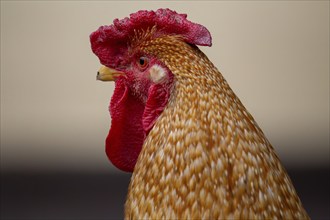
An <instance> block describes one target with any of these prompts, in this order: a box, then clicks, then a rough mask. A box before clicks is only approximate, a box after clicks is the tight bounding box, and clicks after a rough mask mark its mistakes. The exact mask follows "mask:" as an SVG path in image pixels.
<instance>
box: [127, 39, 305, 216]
mask: <svg viewBox="0 0 330 220" xmlns="http://www.w3.org/2000/svg"><path fill="white" fill-rule="evenodd" d="M139 46H140V47H141V50H142V51H144V52H145V53H147V54H151V55H153V56H156V57H158V59H159V60H161V61H162V62H163V63H164V64H165V65H166V66H167V67H168V68H169V69H170V70H171V71H172V73H173V74H174V76H175V83H174V85H173V88H172V94H171V97H170V100H169V103H168V105H167V107H166V108H165V110H164V111H163V113H162V114H161V115H160V117H159V118H158V119H157V121H156V123H155V125H154V127H153V129H152V130H151V131H150V133H149V135H148V136H147V138H146V140H145V142H144V144H143V147H142V151H141V153H140V155H139V158H138V161H137V163H136V166H135V169H134V172H133V176H132V179H131V183H130V186H129V192H128V197H127V201H126V204H125V218H126V219H148V218H151V219H309V217H308V215H307V213H306V211H305V210H304V208H303V206H302V204H301V202H300V200H299V198H298V196H297V194H296V192H295V189H294V187H293V185H292V183H291V181H290V178H289V177H288V175H287V173H286V171H285V169H284V168H283V167H282V165H281V163H280V161H279V159H278V157H277V156H276V154H275V152H274V150H273V148H272V146H271V145H270V143H269V142H268V140H267V139H266V137H265V136H264V134H263V132H262V131H261V130H260V128H259V127H258V125H257V123H256V122H255V121H254V119H253V118H252V116H251V115H250V114H249V113H248V112H247V110H246V109H245V108H244V106H243V105H242V103H241V102H240V100H239V99H238V98H237V97H236V95H235V94H234V93H233V91H232V90H231V89H230V87H229V85H228V84H227V82H226V81H225V79H224V78H223V76H222V75H221V74H220V72H219V71H218V70H217V68H216V67H214V65H213V64H212V63H211V62H210V61H209V60H208V58H207V57H206V56H205V55H204V54H203V53H202V52H201V51H200V50H199V49H198V48H197V47H196V46H191V45H188V44H186V43H184V42H183V41H181V40H180V38H178V37H175V36H164V37H161V38H156V39H150V40H148V41H144V42H143V43H142V44H141V45H139Z"/></svg>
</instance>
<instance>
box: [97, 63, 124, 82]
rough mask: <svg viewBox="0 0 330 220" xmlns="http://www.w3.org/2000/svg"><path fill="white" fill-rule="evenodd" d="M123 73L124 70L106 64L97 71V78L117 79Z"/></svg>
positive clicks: (105, 79)
mask: <svg viewBox="0 0 330 220" xmlns="http://www.w3.org/2000/svg"><path fill="white" fill-rule="evenodd" d="M123 74H124V73H123V72H120V71H118V70H115V69H112V68H109V67H106V66H101V68H100V69H99V71H97V75H96V79H97V80H101V81H115V80H116V78H117V77H118V76H121V75H123Z"/></svg>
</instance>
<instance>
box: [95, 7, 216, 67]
mask: <svg viewBox="0 0 330 220" xmlns="http://www.w3.org/2000/svg"><path fill="white" fill-rule="evenodd" d="M155 25H156V27H157V31H156V33H155V35H156V36H162V35H167V34H168V35H181V36H182V37H183V39H184V40H185V41H186V42H187V43H190V44H196V45H201V46H211V45H212V37H211V34H210V32H209V31H208V30H207V29H206V28H205V27H204V26H202V25H200V24H196V23H193V22H191V21H189V20H187V15H186V14H178V13H176V12H175V11H172V10H170V9H158V10H157V11H146V10H142V11H138V12H136V13H134V14H131V15H130V17H129V18H127V17H126V18H124V19H122V20H118V19H115V20H114V21H113V25H109V26H101V27H100V28H99V29H98V30H96V31H95V32H93V33H92V34H91V35H90V41H91V46H92V50H93V52H94V53H95V54H96V55H97V56H98V57H99V59H100V61H101V63H102V64H104V65H106V66H109V67H116V66H118V65H120V62H121V57H122V56H121V55H122V54H124V53H125V51H126V50H127V42H128V40H129V38H130V37H132V35H133V34H134V30H138V29H147V28H151V27H153V26H155Z"/></svg>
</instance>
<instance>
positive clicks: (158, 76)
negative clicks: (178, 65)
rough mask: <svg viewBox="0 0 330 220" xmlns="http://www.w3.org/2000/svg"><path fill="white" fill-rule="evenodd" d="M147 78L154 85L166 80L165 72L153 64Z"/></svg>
mask: <svg viewBox="0 0 330 220" xmlns="http://www.w3.org/2000/svg"><path fill="white" fill-rule="evenodd" d="M149 76H150V79H151V81H153V82H154V83H160V82H162V81H163V80H164V79H165V78H166V70H165V69H164V68H163V67H161V66H159V65H157V64H155V65H153V66H152V67H151V68H150V70H149Z"/></svg>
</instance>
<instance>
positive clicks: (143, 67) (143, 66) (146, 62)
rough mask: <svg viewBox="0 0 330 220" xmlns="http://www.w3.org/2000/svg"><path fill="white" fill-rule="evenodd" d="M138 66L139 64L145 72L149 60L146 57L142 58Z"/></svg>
mask: <svg viewBox="0 0 330 220" xmlns="http://www.w3.org/2000/svg"><path fill="white" fill-rule="evenodd" d="M138 64H139V67H140V69H142V70H144V69H145V68H147V67H148V65H149V60H148V58H146V57H140V59H139V61H138Z"/></svg>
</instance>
